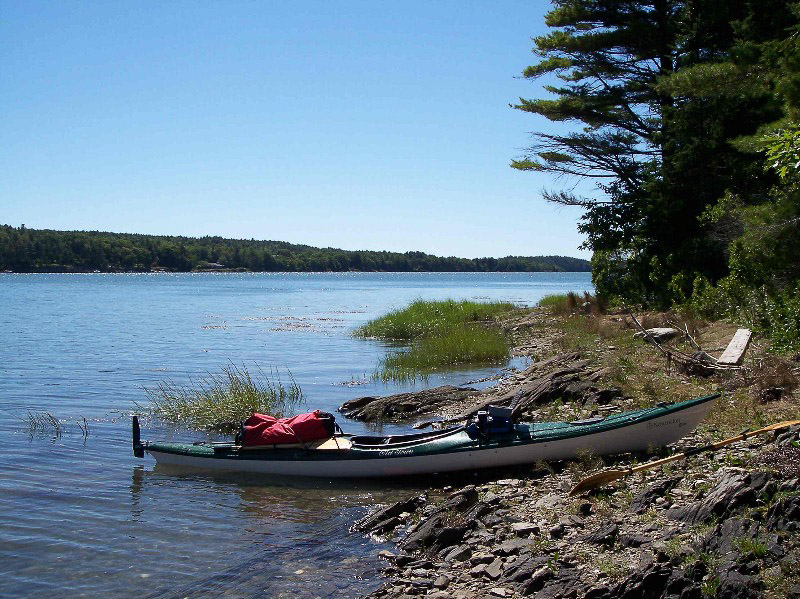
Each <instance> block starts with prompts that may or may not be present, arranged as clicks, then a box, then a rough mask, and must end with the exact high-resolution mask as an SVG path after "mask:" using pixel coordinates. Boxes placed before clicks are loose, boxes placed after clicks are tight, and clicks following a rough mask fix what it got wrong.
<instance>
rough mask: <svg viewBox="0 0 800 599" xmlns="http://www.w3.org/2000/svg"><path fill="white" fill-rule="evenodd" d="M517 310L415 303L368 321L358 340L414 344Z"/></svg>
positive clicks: (449, 302) (462, 303)
mask: <svg viewBox="0 0 800 599" xmlns="http://www.w3.org/2000/svg"><path fill="white" fill-rule="evenodd" d="M513 309H514V304H511V303H508V302H470V301H460V302H457V301H454V300H444V301H425V300H416V301H414V302H412V303H411V304H410V305H409V306H408V307H406V308H403V309H402V310H394V311H392V312H389V313H388V314H386V315H384V316H381V317H380V318H376V319H374V320H371V321H369V322H368V323H367V324H365V325H364V326H363V327H361V328H359V329H356V331H355V335H356V336H357V337H373V338H377V339H386V340H392V339H393V340H402V341H413V340H415V339H422V338H426V337H438V336H443V335H446V334H447V333H449V332H450V331H452V330H453V329H457V328H461V327H463V326H465V325H467V324H470V323H478V322H488V321H491V320H492V319H493V318H494V317H495V316H497V315H499V314H502V313H504V312H509V311H511V310H513Z"/></svg>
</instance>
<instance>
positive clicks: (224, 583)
mask: <svg viewBox="0 0 800 599" xmlns="http://www.w3.org/2000/svg"><path fill="white" fill-rule="evenodd" d="M584 289H588V290H591V281H590V278H589V274H588V273H558V274H548V273H531V274H526V273H511V274H483V273H481V274H432V273H421V274H407V273H403V274H375V273H343V274H241V275H239V274H224V275H217V274H201V275H198V274H178V275H166V274H158V275H123V274H120V275H103V274H95V275H9V274H5V275H3V274H0V596H1V597H22V596H25V597H50V596H51V595H53V594H59V595H62V596H64V595H66V596H69V597H79V596H85V597H99V596H134V595H136V596H145V597H149V596H152V597H186V596H190V597H219V596H226V597H259V598H263V597H283V596H285V597H332V596H334V595H335V596H336V597H356V596H358V595H360V594H362V593H365V592H368V591H369V590H371V589H372V588H374V587H375V586H377V585H378V584H379V582H380V581H379V580H378V578H377V568H378V567H379V566H380V564H379V563H378V562H377V560H376V558H375V557H374V555H375V553H377V551H378V549H379V548H380V546H379V545H377V544H376V543H375V542H374V541H371V540H369V539H365V538H363V537H362V536H360V535H358V534H352V533H350V532H349V531H348V528H349V526H350V524H351V523H352V521H353V520H354V519H355V518H357V517H358V516H360V515H361V514H363V513H365V511H366V510H367V509H368V507H369V506H370V505H372V504H374V503H376V502H382V501H389V500H391V499H393V498H394V497H396V496H403V497H404V496H407V495H409V494H410V493H411V492H413V490H414V489H413V484H414V483H413V482H412V483H409V482H408V481H405V482H388V483H387V482H383V483H381V484H376V483H359V484H344V485H343V484H342V483H328V482H326V481H314V482H311V483H298V482H296V481H281V480H266V479H263V478H260V479H259V478H248V477H237V476H210V475H199V474H188V473H180V472H169V471H164V470H162V469H156V468H155V467H154V465H153V462H152V460H151V459H147V460H145V461H141V460H135V459H134V458H133V456H132V455H131V450H130V422H129V414H130V413H131V411H133V410H135V406H136V402H139V403H143V402H145V401H146V400H145V397H144V394H143V391H142V387H143V386H150V385H153V384H155V383H157V382H158V381H160V380H172V381H174V382H176V383H185V382H188V381H189V379H190V378H191V377H196V376H198V375H202V374H203V373H206V372H209V371H211V372H217V371H219V369H220V367H222V366H225V365H226V364H228V363H230V362H233V363H236V364H245V365H248V366H251V367H252V366H254V365H258V366H261V367H262V368H264V369H266V370H268V369H269V368H270V367H275V368H279V369H281V370H285V369H287V368H288V369H291V372H292V374H293V375H294V377H295V379H296V380H297V382H298V383H299V384H300V386H301V387H302V388H303V391H304V393H305V395H306V397H307V400H308V408H309V409H312V408H321V409H324V410H328V411H334V410H335V408H336V407H337V406H338V405H340V404H341V403H342V402H343V401H345V400H347V399H351V398H353V397H358V396H361V395H367V394H374V393H378V394H383V393H390V392H395V391H397V390H398V389H399V387H398V386H388V387H387V386H384V385H379V384H372V383H369V384H359V385H352V384H350V385H347V384H344V383H352V382H363V380H364V379H366V378H367V377H368V376H369V374H370V373H371V372H372V371H373V370H374V369H375V366H376V364H377V362H378V360H379V359H380V357H381V356H383V355H384V351H385V349H386V347H385V346H384V345H383V344H381V343H380V342H377V341H364V340H359V339H354V338H352V337H351V336H350V332H351V331H352V330H353V329H354V328H355V327H357V326H358V325H360V324H362V323H364V322H365V321H366V320H368V319H370V318H373V317H375V316H378V315H380V314H382V313H384V312H386V311H387V310H388V309H391V308H396V307H401V306H403V305H405V304H407V303H408V302H409V301H411V300H413V299H416V298H424V299H444V298H448V297H450V298H454V299H461V298H466V299H502V300H510V301H513V302H517V303H519V304H527V305H532V304H534V303H535V302H536V301H538V300H539V299H540V298H541V297H542V296H543V295H546V294H548V293H557V292H564V291H568V290H578V291H582V290H584ZM491 372H493V371H471V372H455V373H449V374H448V375H446V376H442V377H438V378H437V379H435V380H431V381H430V382H429V384H431V385H433V384H439V383H441V382H442V381H447V382H451V383H454V384H459V383H464V382H466V381H469V380H470V379H473V378H476V377H480V376H483V375H486V374H489V373H491ZM41 410H47V411H49V412H51V413H52V414H53V415H55V416H56V417H57V418H58V419H59V420H60V421H61V422H62V428H63V433H62V435H61V436H60V437H59V438H52V436H49V435H33V436H31V435H30V434H29V432H28V426H27V423H26V416H27V414H28V412H29V411H30V412H36V411H41ZM83 418H86V419H87V421H88V422H89V435H88V437H85V438H84V436H83V435H82V434H81V430H80V428H79V427H78V425H77V424H76V421H77V420H78V419H81V422H82V419H83ZM341 420H342V419H341V418H340V421H341ZM341 424H342V425H343V426H344V428H345V429H346V430H349V431H352V432H356V431H359V430H362V429H363V425H360V424H358V423H351V422H341ZM395 428H397V427H393V430H394V429H395ZM189 434H190V433H187V432H185V431H172V430H167V429H163V428H158V427H157V426H156V425H155V424H152V423H150V424H148V426H147V428H146V430H145V434H144V436H145V438H164V437H167V436H187V435H189ZM197 437H198V435H197V434H196V433H195V434H192V438H197Z"/></svg>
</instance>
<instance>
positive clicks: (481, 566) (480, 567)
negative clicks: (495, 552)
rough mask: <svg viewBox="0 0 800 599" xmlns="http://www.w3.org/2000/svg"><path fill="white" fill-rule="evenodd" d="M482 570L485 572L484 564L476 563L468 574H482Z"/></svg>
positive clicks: (475, 575) (476, 575)
mask: <svg viewBox="0 0 800 599" xmlns="http://www.w3.org/2000/svg"><path fill="white" fill-rule="evenodd" d="M484 572H486V564H478V565H477V566H475V567H474V568H471V569H470V571H469V575H470V576H474V577H478V576H483V574H484Z"/></svg>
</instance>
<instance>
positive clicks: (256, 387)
mask: <svg viewBox="0 0 800 599" xmlns="http://www.w3.org/2000/svg"><path fill="white" fill-rule="evenodd" d="M289 381H290V382H289V384H288V385H284V384H283V382H282V381H281V378H280V374H279V373H278V372H277V371H276V370H270V372H269V374H265V373H264V372H263V371H262V370H261V369H258V373H257V376H255V377H254V376H253V375H251V374H250V371H249V370H248V369H247V367H246V366H236V365H233V364H231V365H229V366H227V367H224V368H223V369H222V372H221V373H217V374H214V373H209V374H208V375H206V376H205V377H203V378H202V379H200V380H194V381H192V382H191V384H190V385H188V386H181V385H177V384H175V383H173V382H172V381H162V382H160V383H159V384H158V386H157V387H154V388H145V393H146V394H147V397H148V399H149V400H150V406H149V411H150V412H151V413H152V414H153V416H155V417H157V418H159V419H160V420H162V421H164V422H169V423H171V424H178V425H183V426H188V427H191V428H196V429H204V430H207V431H214V432H222V433H230V432H234V431H236V430H237V429H238V427H239V425H240V424H241V422H242V421H243V420H245V419H247V418H248V417H249V416H250V415H251V414H252V413H253V412H260V413H267V414H272V415H275V416H281V415H283V414H285V413H287V412H288V411H290V410H291V409H292V408H294V407H295V406H297V405H298V404H299V403H301V402H302V401H303V392H302V390H301V389H300V387H299V386H298V385H297V383H296V382H295V380H294V378H293V377H292V374H291V372H290V373H289Z"/></svg>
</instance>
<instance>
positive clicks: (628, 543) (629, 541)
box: [619, 534, 652, 547]
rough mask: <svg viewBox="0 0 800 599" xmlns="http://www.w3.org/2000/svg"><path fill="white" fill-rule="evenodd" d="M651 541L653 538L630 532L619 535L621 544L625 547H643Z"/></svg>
mask: <svg viewBox="0 0 800 599" xmlns="http://www.w3.org/2000/svg"><path fill="white" fill-rule="evenodd" d="M651 542H652V539H650V537H646V536H644V535H636V534H629V535H621V536H620V537H619V544H620V545H622V546H623V547H641V546H642V545H648V544H649V543H651Z"/></svg>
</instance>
